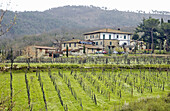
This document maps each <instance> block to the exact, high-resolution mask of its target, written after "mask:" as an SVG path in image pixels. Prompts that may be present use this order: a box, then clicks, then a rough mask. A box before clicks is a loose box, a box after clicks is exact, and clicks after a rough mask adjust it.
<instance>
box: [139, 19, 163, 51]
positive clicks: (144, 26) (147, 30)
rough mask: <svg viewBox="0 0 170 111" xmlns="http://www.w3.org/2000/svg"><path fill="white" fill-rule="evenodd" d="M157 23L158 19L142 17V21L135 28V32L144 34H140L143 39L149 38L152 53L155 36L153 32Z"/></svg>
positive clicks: (156, 27) (158, 22)
mask: <svg viewBox="0 0 170 111" xmlns="http://www.w3.org/2000/svg"><path fill="white" fill-rule="evenodd" d="M159 24H160V21H159V19H154V18H151V17H150V18H149V19H143V22H142V23H141V24H140V25H138V27H137V28H136V32H137V33H138V32H144V35H143V36H142V37H143V38H144V40H147V41H148V42H150V40H151V43H152V45H151V49H152V53H153V52H154V36H156V34H154V32H155V31H157V29H158V26H159ZM149 39H150V40H149Z"/></svg>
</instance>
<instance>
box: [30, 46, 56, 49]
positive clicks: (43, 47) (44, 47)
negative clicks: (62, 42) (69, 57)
mask: <svg viewBox="0 0 170 111" xmlns="http://www.w3.org/2000/svg"><path fill="white" fill-rule="evenodd" d="M33 47H35V48H37V49H49V50H55V49H56V48H54V47H47V46H33Z"/></svg>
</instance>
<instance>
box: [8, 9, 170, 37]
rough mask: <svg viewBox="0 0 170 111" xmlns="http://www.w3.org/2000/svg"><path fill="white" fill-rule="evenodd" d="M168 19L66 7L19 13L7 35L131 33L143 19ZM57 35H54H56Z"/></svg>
mask: <svg viewBox="0 0 170 111" xmlns="http://www.w3.org/2000/svg"><path fill="white" fill-rule="evenodd" d="M13 14H14V13H13V12H8V13H7V14H6V18H8V19H9V18H11V17H12V15H13ZM149 16H151V17H153V18H159V19H160V18H164V21H166V20H168V19H170V15H165V14H145V13H135V12H128V11H126V12H125V11H118V10H104V9H101V8H98V7H93V6H91V7H87V6H65V7H58V8H53V9H50V10H46V11H44V12H38V11H34V12H18V13H17V21H16V22H17V23H16V25H15V26H14V27H13V29H12V30H11V31H10V34H11V35H12V36H13V37H15V36H23V35H32V34H40V33H43V32H49V31H57V30H61V29H69V30H72V29H74V30H77V31H78V30H81V31H82V30H87V31H88V30H89V29H99V28H105V27H108V28H118V27H119V28H121V29H124V30H127V31H132V30H133V29H134V27H136V26H137V25H138V24H139V23H140V22H141V20H142V19H143V18H148V17H149ZM56 33H57V32H56Z"/></svg>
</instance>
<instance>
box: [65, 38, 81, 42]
mask: <svg viewBox="0 0 170 111" xmlns="http://www.w3.org/2000/svg"><path fill="white" fill-rule="evenodd" d="M80 41H81V40H80V39H72V40H70V41H64V42H63V43H78V42H80Z"/></svg>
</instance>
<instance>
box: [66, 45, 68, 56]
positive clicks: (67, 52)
mask: <svg viewBox="0 0 170 111" xmlns="http://www.w3.org/2000/svg"><path fill="white" fill-rule="evenodd" d="M66 56H67V57H68V46H66Z"/></svg>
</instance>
